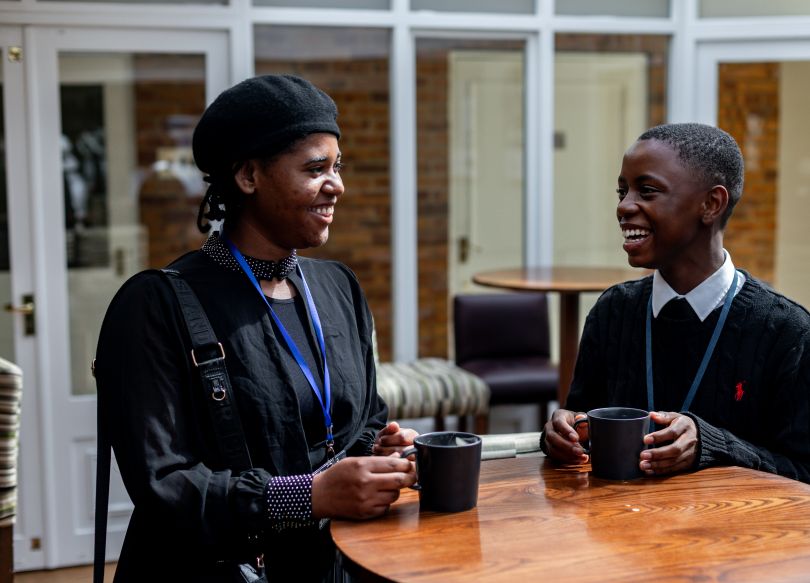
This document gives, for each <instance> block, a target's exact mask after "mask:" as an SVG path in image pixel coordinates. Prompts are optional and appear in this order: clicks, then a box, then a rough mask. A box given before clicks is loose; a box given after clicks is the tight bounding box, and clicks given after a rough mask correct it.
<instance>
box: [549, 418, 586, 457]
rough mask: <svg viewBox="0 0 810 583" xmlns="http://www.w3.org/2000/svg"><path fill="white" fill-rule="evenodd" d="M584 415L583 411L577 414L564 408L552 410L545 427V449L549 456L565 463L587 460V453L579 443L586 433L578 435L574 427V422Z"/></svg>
mask: <svg viewBox="0 0 810 583" xmlns="http://www.w3.org/2000/svg"><path fill="white" fill-rule="evenodd" d="M585 417H586V415H585V414H584V413H579V414H577V413H574V412H573V411H568V410H566V409H557V410H556V411H554V413H553V414H552V416H551V419H550V420H549V421H548V423H546V427H545V430H546V434H545V437H546V451H547V452H548V455H549V456H550V457H553V458H554V459H556V460H558V461H560V462H563V463H566V464H584V463H587V462H588V454H586V453H585V450H584V449H583V447H582V445H580V443H579V442H580V440H581V439H586V438H587V433H584V434H583V436H582V437H580V435H579V434H578V433H577V431H576V430H575V429H574V422H575V421H576V420H577V419H579V418H585Z"/></svg>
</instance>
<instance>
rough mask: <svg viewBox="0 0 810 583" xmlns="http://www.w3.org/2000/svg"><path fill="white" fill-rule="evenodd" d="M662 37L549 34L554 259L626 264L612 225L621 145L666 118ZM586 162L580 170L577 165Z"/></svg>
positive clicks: (569, 262)
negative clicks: (552, 52) (552, 39)
mask: <svg viewBox="0 0 810 583" xmlns="http://www.w3.org/2000/svg"><path fill="white" fill-rule="evenodd" d="M668 42H669V41H668V39H667V38H666V37H659V36H640V35H598V34H594V35H568V34H561V35H557V37H556V51H557V52H556V56H555V97H554V102H555V106H556V107H555V119H554V124H555V128H554V129H555V156H554V183H555V187H554V224H555V225H565V228H557V229H555V230H554V263H555V264H556V265H594V266H617V267H622V266H626V265H627V258H626V256H625V254H624V252H623V251H622V249H621V246H620V244H619V243H620V238H621V237H620V233H619V229H618V227H617V226H616V212H615V211H616V197H615V196H614V194H613V193H614V191H615V189H616V176H617V175H618V170H619V167H620V166H621V160H622V155H623V154H624V151H625V149H626V148H627V147H628V146H629V145H630V144H631V143H632V142H633V141H634V140H635V139H636V138H637V137H638V136H639V134H641V133H642V132H643V131H644V130H645V129H647V127H649V126H652V125H657V124H659V123H663V122H664V121H665V119H666V79H667V70H666V67H667V53H668ZM586 169H587V171H585V170H586Z"/></svg>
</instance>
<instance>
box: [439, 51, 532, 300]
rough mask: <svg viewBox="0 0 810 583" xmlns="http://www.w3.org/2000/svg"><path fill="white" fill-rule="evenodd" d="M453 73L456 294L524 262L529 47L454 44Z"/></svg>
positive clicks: (453, 288) (452, 209)
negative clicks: (480, 276)
mask: <svg viewBox="0 0 810 583" xmlns="http://www.w3.org/2000/svg"><path fill="white" fill-rule="evenodd" d="M449 75H450V95H449V97H448V100H449V104H448V111H449V112H450V128H449V130H450V220H449V223H450V233H449V234H450V237H449V239H450V244H449V246H448V249H449V254H450V257H449V258H448V259H449V260H448V264H449V267H450V269H449V271H450V273H449V288H450V289H449V297H451V298H452V297H453V296H455V295H456V294H458V293H471V292H475V291H482V290H483V291H486V290H485V289H483V288H480V287H476V286H474V285H473V283H472V276H473V274H475V273H477V272H479V271H485V270H487V269H502V268H504V267H508V266H514V267H518V266H520V265H523V222H524V221H523V200H524V195H523V191H524V169H523V163H524V162H523V161H524V158H525V156H524V138H523V101H524V99H523V52H522V51H495V50H493V51H469V50H464V51H454V52H452V53H450V62H449Z"/></svg>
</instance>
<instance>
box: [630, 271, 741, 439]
mask: <svg viewBox="0 0 810 583" xmlns="http://www.w3.org/2000/svg"><path fill="white" fill-rule="evenodd" d="M738 275H739V272H738V271H737V270H736V269H735V270H734V279H733V280H732V281H731V287H730V288H728V291H727V292H726V299H725V300H723V310H722V311H721V312H720V318H719V319H718V320H717V324H715V326H714V332H713V333H712V337H711V340H709V345H708V346H707V347H706V352H705V353H703V360H702V361H701V363H700V367H699V368H698V371H697V374H696V375H695V380H693V381H692V386H691V387H690V388H689V393H687V395H686V399H684V401H683V406H682V407H681V411H688V410H689V407H691V406H692V401H693V400H694V398H695V395H696V394H697V390H698V387H699V386H700V381H702V380H703V374H704V373H705V372H706V368H707V367H708V366H709V360H711V358H712V353H713V352H714V348H715V346H717V340H718V339H719V338H720V332H722V331H723V325H724V324H725V323H726V318H727V317H728V312H729V310H730V309H731V301H732V300H733V299H734V294H735V292H736V291H737V276H738ZM652 311H653V310H652V293H650V301H649V302H648V303H647V326H646V337H647V410H648V411H651V412H652V411H654V410H655V404H654V399H653V396H654V395H653V394H654V391H653V365H652ZM654 430H655V424H654V423H653V421H652V420H650V431H651V432H652V431H654Z"/></svg>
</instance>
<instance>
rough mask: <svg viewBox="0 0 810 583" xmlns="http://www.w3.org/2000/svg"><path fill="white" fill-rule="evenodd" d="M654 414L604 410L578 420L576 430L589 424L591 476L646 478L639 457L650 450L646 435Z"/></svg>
mask: <svg viewBox="0 0 810 583" xmlns="http://www.w3.org/2000/svg"><path fill="white" fill-rule="evenodd" d="M649 421H650V414H649V413H648V412H647V411H644V410H642V409H633V408H630V407H603V408H601V409H592V410H590V411H588V418H587V419H578V420H577V421H576V422H575V423H574V428H576V427H577V426H579V425H581V424H582V423H587V424H588V436H589V445H588V446H587V447H586V448H585V451H586V453H589V454H590V456H591V472H592V473H593V475H594V476H596V477H598V478H605V479H607V480H632V479H634V478H640V477H642V476H643V475H644V473H643V472H642V471H641V468H639V461H640V459H639V455H640V454H641V451H642V450H643V449H645V448H646V446H645V445H644V435H645V434H646V433H647V429H648V428H649Z"/></svg>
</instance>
